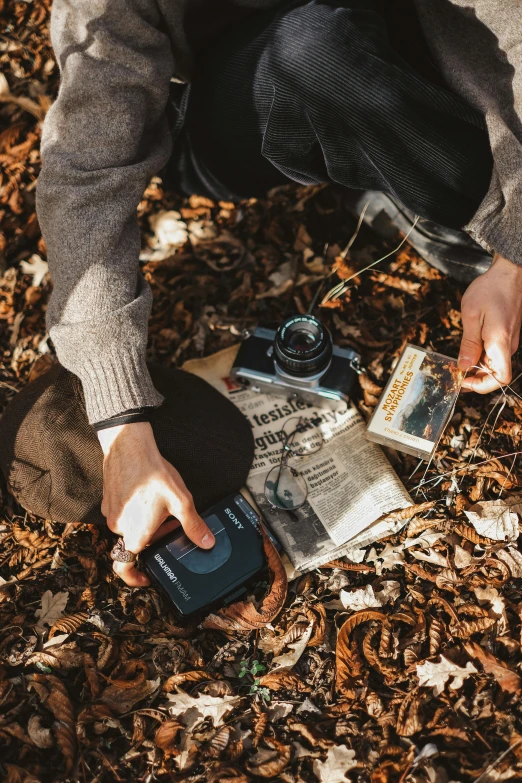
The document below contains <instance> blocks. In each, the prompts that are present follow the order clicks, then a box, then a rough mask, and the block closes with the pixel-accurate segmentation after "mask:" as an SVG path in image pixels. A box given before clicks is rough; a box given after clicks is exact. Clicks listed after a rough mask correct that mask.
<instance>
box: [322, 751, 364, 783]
mask: <svg viewBox="0 0 522 783" xmlns="http://www.w3.org/2000/svg"><path fill="white" fill-rule="evenodd" d="M355 766H357V762H356V760H355V751H354V750H351V749H350V748H347V747H346V745H333V746H332V747H331V748H328V753H327V754H326V759H325V760H324V761H320V760H319V759H315V760H314V763H313V770H314V775H316V777H317V778H318V779H319V781H320V783H346V780H347V778H346V773H347V772H348V771H349V770H351V769H353V767H355Z"/></svg>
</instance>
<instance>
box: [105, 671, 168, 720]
mask: <svg viewBox="0 0 522 783" xmlns="http://www.w3.org/2000/svg"><path fill="white" fill-rule="evenodd" d="M160 684H161V679H160V678H159V677H158V678H157V679H156V680H145V681H144V682H142V683H140V684H139V685H135V686H133V687H131V688H122V687H120V686H118V685H109V686H108V687H107V688H105V690H104V691H103V693H102V694H101V696H100V699H101V700H102V701H103V702H104V704H107V706H109V707H110V708H111V710H114V712H117V713H118V714H120V715H121V714H122V713H124V712H128V711H129V710H130V709H132V707H134V705H135V704H137V703H138V702H139V701H142V699H146V698H147V697H148V696H151V695H152V694H153V693H154V692H155V691H157V690H158V689H159V687H160Z"/></svg>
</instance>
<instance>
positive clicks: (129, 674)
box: [107, 660, 148, 688]
mask: <svg viewBox="0 0 522 783" xmlns="http://www.w3.org/2000/svg"><path fill="white" fill-rule="evenodd" d="M115 674H116V675H117V676H114V675H115ZM147 674H148V666H147V664H146V662H145V661H136V660H130V661H125V662H124V663H122V664H120V666H118V668H117V669H116V670H115V672H113V673H112V677H108V678H107V679H108V681H109V682H110V683H111V685H114V686H116V687H117V688H137V687H139V686H140V685H143V683H144V682H145V680H146V679H147Z"/></svg>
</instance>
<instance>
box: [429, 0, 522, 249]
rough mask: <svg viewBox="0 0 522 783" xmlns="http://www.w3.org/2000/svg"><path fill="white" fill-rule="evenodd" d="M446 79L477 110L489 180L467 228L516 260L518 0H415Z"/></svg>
mask: <svg viewBox="0 0 522 783" xmlns="http://www.w3.org/2000/svg"><path fill="white" fill-rule="evenodd" d="M416 6H417V11H418V13H419V16H420V18H421V21H422V22H423V26H424V29H425V32H426V36H427V38H428V39H429V43H430V48H431V49H432V53H433V54H434V55H435V58H436V59H437V61H438V64H439V67H440V68H441V70H442V71H443V73H444V76H445V77H446V79H447V81H448V82H449V84H450V85H451V86H452V87H453V88H454V89H455V91H456V92H458V93H460V94H461V95H462V97H464V98H465V99H466V100H468V101H469V103H471V104H472V105H473V106H475V107H476V108H478V109H479V110H480V111H481V112H482V113H483V115H484V117H485V120H486V125H487V130H488V135H489V141H490V145H491V150H492V153H493V171H492V176H491V182H490V187H489V189H488V192H487V193H486V194H485V197H484V199H483V201H482V203H481V204H480V206H479V208H478V210H477V212H476V213H475V215H474V216H473V217H472V219H471V221H470V222H469V224H468V225H467V226H465V229H466V231H468V233H469V234H470V235H471V236H472V237H473V238H474V239H475V240H476V241H477V242H479V243H480V244H481V245H483V247H485V248H486V249H487V250H489V251H491V252H497V253H500V254H501V255H502V256H504V257H505V258H507V259H509V260H510V261H513V262H515V263H517V264H522V220H521V209H522V7H521V4H520V0H465V1H464V0H451V2H450V0H416Z"/></svg>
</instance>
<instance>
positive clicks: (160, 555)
mask: <svg viewBox="0 0 522 783" xmlns="http://www.w3.org/2000/svg"><path fill="white" fill-rule="evenodd" d="M202 516H203V519H204V520H205V522H206V523H207V525H208V526H209V528H210V529H211V530H212V532H213V533H214V536H215V539H216V543H215V544H214V546H213V548H212V549H200V548H199V547H198V546H196V545H195V544H194V543H193V542H192V541H191V540H190V539H189V538H187V536H186V535H185V533H184V532H183V528H177V529H176V530H173V531H172V533H169V534H168V535H167V536H164V537H163V538H162V539H160V540H159V541H157V542H156V543H154V544H152V545H151V546H150V547H148V548H147V549H146V550H145V551H144V552H143V554H142V556H141V558H140V559H141V562H142V563H143V565H144V566H145V569H146V571H147V572H148V573H149V574H150V576H151V577H152V578H153V579H154V581H155V582H157V583H158V584H159V585H160V586H161V587H162V588H163V589H164V591H165V592H166V593H167V595H168V596H169V598H170V599H171V601H172V602H173V603H174V606H175V608H176V610H177V612H178V613H179V614H180V615H182V616H183V617H187V616H189V615H192V614H194V613H195V612H200V611H202V610H206V609H208V608H209V607H210V606H212V605H213V604H216V603H218V602H221V603H231V602H232V601H236V600H237V599H238V598H239V597H240V596H241V595H243V594H244V593H246V590H247V584H248V583H249V582H251V581H252V579H253V578H254V577H255V576H256V575H257V574H259V573H260V572H261V571H263V569H264V568H265V567H266V558H265V553H264V547H263V538H262V535H261V528H260V525H261V521H260V519H259V515H258V514H257V513H256V511H254V509H253V508H252V506H251V505H250V503H248V501H247V500H246V499H245V498H244V497H243V495H241V494H240V493H239V492H235V493H234V494H233V495H229V496H228V497H226V498H225V499H224V500H222V501H220V502H219V503H216V505H214V506H212V508H210V509H209V510H208V511H207V512H205V514H203V515H202ZM271 538H272V536H271ZM272 541H273V542H274V543H275V544H276V542H275V541H274V539H273V538H272Z"/></svg>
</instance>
